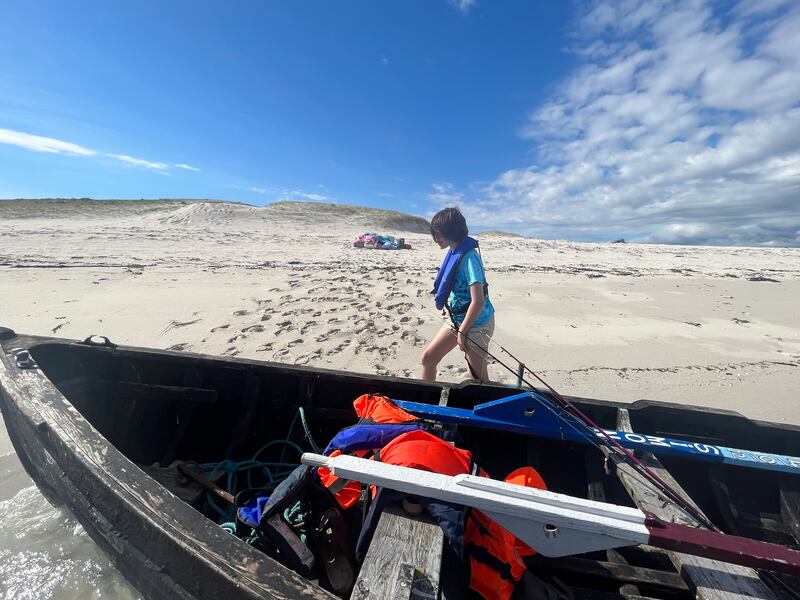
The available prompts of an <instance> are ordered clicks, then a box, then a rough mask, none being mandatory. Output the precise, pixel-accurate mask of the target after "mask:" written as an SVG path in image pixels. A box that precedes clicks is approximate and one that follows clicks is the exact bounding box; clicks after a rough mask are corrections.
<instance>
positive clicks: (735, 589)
mask: <svg viewBox="0 0 800 600" xmlns="http://www.w3.org/2000/svg"><path fill="white" fill-rule="evenodd" d="M617 429H618V430H620V431H628V432H631V431H632V428H631V423H630V415H629V413H628V411H627V410H626V409H624V408H620V409H617ZM603 451H604V452H606V454H607V456H608V455H609V454H610V451H609V450H606V449H603ZM638 458H639V460H641V461H642V462H643V463H644V464H645V465H647V467H648V468H649V469H650V470H652V471H653V472H655V474H656V475H658V476H659V477H660V478H661V479H662V480H664V481H665V482H666V483H668V484H669V485H670V486H671V487H672V489H674V490H675V491H677V492H678V493H679V494H680V495H681V496H683V497H684V498H686V499H688V500H689V501H690V502H691V498H689V496H688V494H687V493H686V492H685V491H684V490H683V488H681V486H680V484H678V482H677V481H675V479H674V478H673V477H672V475H670V473H669V471H667V470H666V469H665V468H664V467H663V466H662V465H661V463H660V462H659V460H658V459H657V458H656V457H655V456H653V454H651V453H649V452H646V453H643V455H642V456H640V457H638ZM616 470H617V476H618V477H619V479H620V481H621V482H622V485H623V486H625V489H626V490H628V493H629V494H630V495H631V498H632V499H633V501H634V502H635V503H636V506H638V507H639V509H640V510H642V511H644V512H649V513H652V514H654V515H655V516H656V517H659V518H660V519H662V520H664V521H667V522H675V523H682V524H684V525H690V526H693V527H700V524H699V523H698V522H697V520H696V519H695V518H694V517H692V516H691V515H688V514H687V513H686V512H685V511H683V510H681V509H680V508H679V507H678V506H676V505H675V503H674V502H672V501H671V500H669V499H668V498H666V497H665V496H664V495H663V494H662V493H661V492H659V491H658V490H657V489H656V488H655V487H654V486H653V485H652V484H651V483H650V482H649V481H648V480H647V479H645V478H644V477H643V476H642V475H640V474H639V473H638V472H637V471H635V470H634V469H633V467H631V466H630V465H627V464H625V463H622V462H617V463H616ZM692 504H693V505H694V503H692ZM695 507H696V505H695ZM698 510H699V508H698ZM666 554H667V556H669V558H670V560H671V561H672V563H673V564H674V565H675V568H676V569H677V570H678V572H679V573H680V574H681V575H682V576H683V577H684V579H686V581H687V583H688V584H689V585H690V586H691V587H692V589H694V590H695V593H696V595H697V598H698V599H699V600H747V599H756V598H758V599H759V600H765V599H774V598H775V596H774V594H773V593H772V591H771V590H770V589H769V588H768V587H767V586H766V584H764V582H763V581H761V580H760V579H759V577H758V574H757V573H756V572H755V570H753V569H751V568H748V567H740V566H737V565H731V564H728V563H723V562H720V561H716V560H710V559H707V558H700V557H698V556H692V555H689V554H682V553H680V552H673V551H667V552H666Z"/></svg>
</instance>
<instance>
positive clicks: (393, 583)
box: [350, 506, 444, 600]
mask: <svg viewBox="0 0 800 600" xmlns="http://www.w3.org/2000/svg"><path fill="white" fill-rule="evenodd" d="M443 543H444V535H443V534H442V529H441V527H439V525H437V524H436V523H434V522H433V521H431V519H430V518H429V517H427V516H420V517H410V516H409V515H407V514H406V513H405V511H404V510H403V509H402V508H400V507H399V506H392V507H389V508H387V509H386V510H384V511H383V514H381V518H380V520H379V521H378V526H377V527H376V529H375V533H374V535H373V536H372V543H371V544H370V546H369V550H367V555H366V557H365V558H364V563H363V564H362V566H361V572H360V573H359V574H358V579H357V580H356V584H355V587H354V588H353V593H352V595H351V596H350V598H351V600H367V599H369V600H378V599H380V600H383V599H384V598H392V599H396V600H401V599H402V600H435V599H436V598H438V597H439V570H440V568H441V562H442V545H443Z"/></svg>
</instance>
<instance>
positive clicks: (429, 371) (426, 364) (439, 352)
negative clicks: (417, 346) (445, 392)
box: [421, 327, 458, 381]
mask: <svg viewBox="0 0 800 600" xmlns="http://www.w3.org/2000/svg"><path fill="white" fill-rule="evenodd" d="M457 344H458V339H457V338H456V334H455V332H454V331H453V330H452V329H450V328H449V327H442V328H441V329H440V330H439V331H438V333H437V334H436V335H435V336H433V339H432V340H431V343H430V344H428V346H427V347H426V348H425V350H423V351H422V358H421V361H422V378H423V379H427V380H428V381H436V367H437V365H438V364H439V363H440V362H441V361H442V359H443V358H444V357H445V355H446V354H447V353H448V352H450V351H451V350H452V349H453V348H455V347H456V345H457Z"/></svg>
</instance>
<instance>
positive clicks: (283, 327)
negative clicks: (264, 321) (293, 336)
mask: <svg viewBox="0 0 800 600" xmlns="http://www.w3.org/2000/svg"><path fill="white" fill-rule="evenodd" d="M292 329H294V327H292V322H291V321H288V320H287V321H283V322H281V323H278V330H277V331H276V332H275V335H283V334H284V333H286V332H287V331H291V330H292Z"/></svg>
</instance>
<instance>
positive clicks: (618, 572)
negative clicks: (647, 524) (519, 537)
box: [525, 555, 689, 594]
mask: <svg viewBox="0 0 800 600" xmlns="http://www.w3.org/2000/svg"><path fill="white" fill-rule="evenodd" d="M525 562H526V564H529V565H531V566H537V567H541V568H542V569H546V570H547V571H548V572H556V573H570V574H573V575H574V574H577V575H580V576H581V577H594V578H597V579H606V580H610V581H615V582H621V583H630V584H637V583H638V584H643V585H646V586H649V587H660V588H664V589H668V590H677V591H689V587H688V586H687V585H686V582H685V581H684V580H683V578H682V577H681V576H680V575H678V574H677V573H672V572H669V571H660V570H658V569H648V568H645V567H632V566H630V565H628V564H618V563H614V562H610V561H604V560H593V559H590V558H573V557H566V556H564V557H560V558H545V557H543V556H540V555H534V556H532V557H530V558H528V559H526V560H525ZM620 593H629V594H639V592H638V591H635V592H633V591H631V592H625V591H621V592H620Z"/></svg>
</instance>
